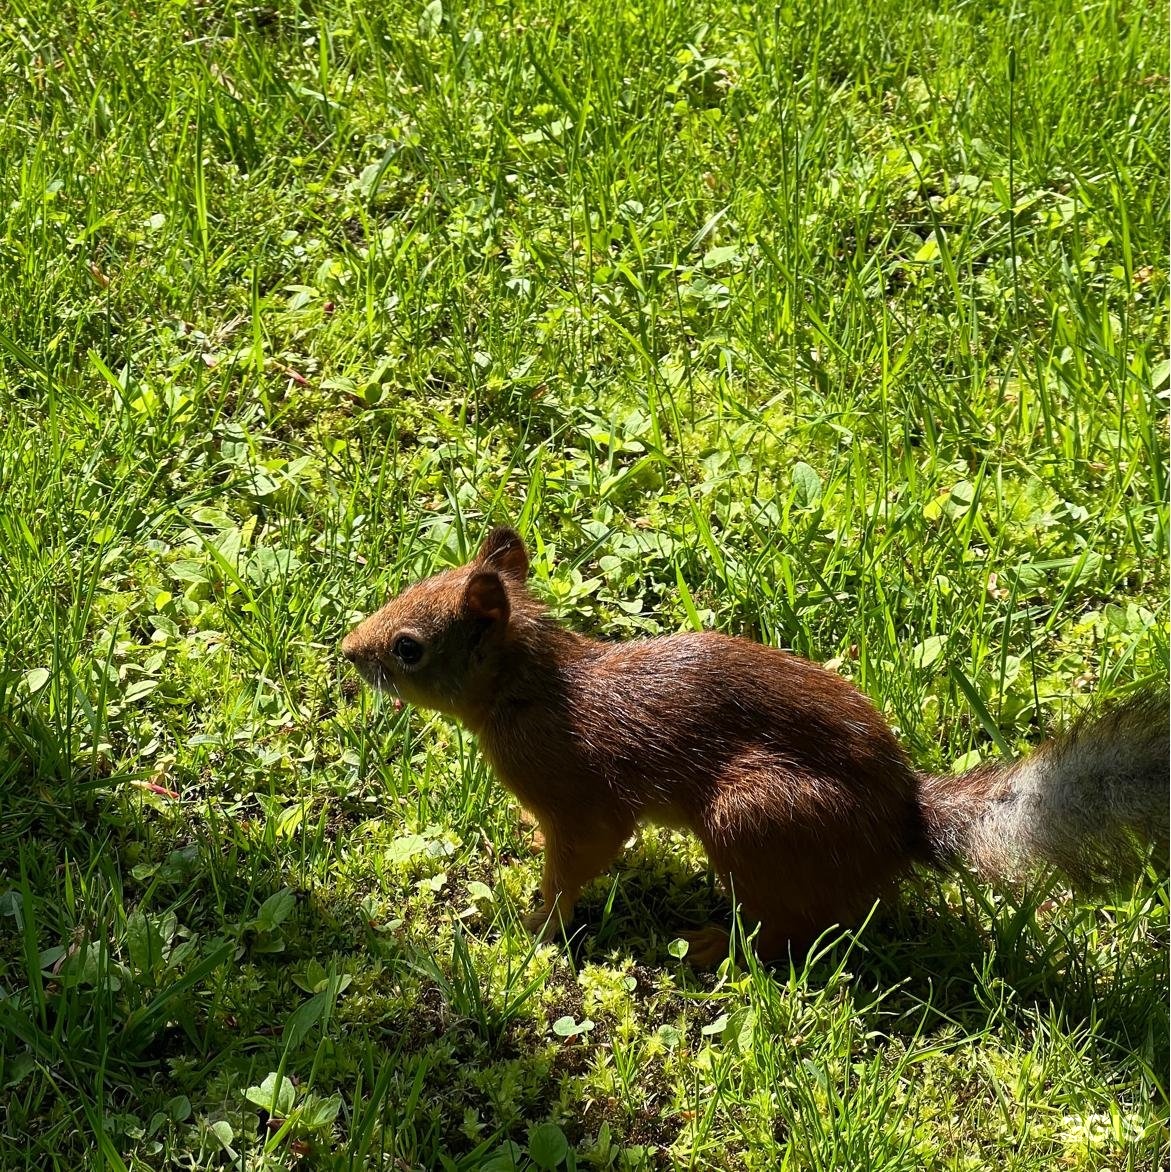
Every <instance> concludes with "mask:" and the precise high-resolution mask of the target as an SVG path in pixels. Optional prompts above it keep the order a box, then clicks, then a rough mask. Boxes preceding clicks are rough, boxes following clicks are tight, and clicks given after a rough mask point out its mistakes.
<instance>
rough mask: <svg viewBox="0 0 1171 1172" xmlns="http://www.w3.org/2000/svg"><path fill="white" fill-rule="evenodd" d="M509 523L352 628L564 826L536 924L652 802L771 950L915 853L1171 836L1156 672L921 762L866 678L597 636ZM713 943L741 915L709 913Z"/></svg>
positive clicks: (548, 864) (740, 650)
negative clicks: (1000, 755) (925, 765)
mask: <svg viewBox="0 0 1171 1172" xmlns="http://www.w3.org/2000/svg"><path fill="white" fill-rule="evenodd" d="M527 575H528V555H527V554H526V553H525V548H524V545H523V544H522V542H521V539H520V538H519V537H518V536H517V534H516V533H514V532H513V531H512V530H511V529H496V530H493V532H492V533H491V534H489V536H488V539H487V540H486V541H485V542H484V545H483V547H482V548H481V549H480V552H479V554H477V556H476V558H475V559H474V560H473V561H472V562H471V563H470V564H469V565H467V566H463V567H461V568H460V569H457V570H448V571H447V572H446V573H442V574H437V575H436V576H435V577H433V578H428V579H426V580H425V581H423V582H419V583H417V584H416V585H414V586H412V587H410V588H409V589H408V590H406V591H404V593H403V594H401V595H400V596H399V597H398V598H396V599H393V600H392V601H391V602H389V603H388V604H387V605H386V606H384V607H383V608H382V609H381V610H380V611H378V613H377V614H374V615H372V616H371V617H370V618H368V619H367V620H366V621H365V622H364V623H362V624H361V625H360V626H358V627H357V628H355V629H354V630H353V631H351V632H350V634H349V635H348V636H346V639H345V641H344V642H343V644H342V650H343V652H344V653H345V655H346V656H347V657H348V658H350V659H351V660H353V661H354V662H355V663H356V664H357V665H358V667H359V669H360V670H361V672H362V674H363V675H364V676H366V678H367V679H369V680H371V681H372V682H373V683H375V684H377V685H379V686H384V687H389V688H391V689H392V690H394V691H395V692H396V693H397V694H398V695H400V696H402V697H403V699H405V700H408V701H410V702H412V703H415V704H421V705H423V706H424V707H428V708H435V709H438V710H440V711H442V712H446V713H449V714H450V715H452V716H455V717H458V718H459V719H460V720H462V721H463V722H464V724H466V725H467V726H468V727H469V728H470V729H472V730H473V731H474V732H475V733H477V734H478V735H479V738H480V744H481V746H482V748H483V751H484V753H485V755H486V756H487V757H488V759H489V761H491V763H492V765H493V766H494V768H495V770H496V772H497V774H498V776H499V777H500V780H501V781H502V782H504V784H505V785H506V786H507V787H508V788H509V789H510V790H511V791H512V792H513V793H514V794H515V795H516V796H517V797H518V798H519V799H520V801H521V803H522V804H523V805H524V806H525V807H527V809H528V810H529V811H531V812H532V814H533V815H534V816H535V818H536V820H537V823H538V825H539V827H540V830H541V832H542V834H543V836H544V843H545V873H544V877H543V879H542V882H541V891H542V896H543V904H542V906H541V907H540V908H539V909H538V910H537V911H536V912H534V913H533V915H532V916H530V917H529V918H528V921H527V922H528V924H529V926H530V927H531V928H533V929H534V930H536V931H540V930H543V929H544V928H545V927H546V925H548V924H550V923H555V920H556V917H555V915H554V913H559V914H560V917H561V919H562V920H563V921H564V922H566V923H568V921H569V920H570V919H571V918H572V915H573V905H574V903H575V902H576V900H577V897H578V895H579V894H580V893H581V889H582V887H583V886H584V885H585V884H586V883H587V882H588V881H589V880H590V879H592V878H593V877H594V876H595V875H599V874H601V873H602V872H603V871H605V870H606V869H607V868H608V867H609V866H610V864H611V863H612V862H613V860H614V858H615V856H616V855H617V854H618V852H619V850H620V849H621V848H622V845H623V843H624V842H625V841H626V840H627V839H628V838H629V837H630V835H631V834H632V833H633V832H634V829H635V827H636V826H637V825H638V823H639V822H642V821H652V822H661V823H666V824H668V825H671V826H680V827H687V828H689V829H691V830H693V831H694V832H695V833H696V834H697V835H698V836H699V838H700V840H701V841H702V842H703V845H704V847H705V848H706V850H707V853H708V857H709V858H710V859H711V862H712V865H713V866H714V867H715V869H716V871H717V872H718V873H719V875H720V876H721V878H722V879H723V880H724V881H725V882H726V883H727V884H729V885H730V886H731V888H732V890H733V891H734V893H735V895H736V897H737V899H738V900H739V901H740V903H741V905H742V908H743V911H744V913H745V916H746V918H747V919H749V920H755V921H759V923H760V934H759V936H758V937H757V951H758V952H759V953H760V955H761V956H762V957H763V958H765V959H771V958H773V957H776V956H779V955H782V954H783V953H784V952H785V950H786V948H787V947H788V946H792V947H794V948H795V949H797V950H800V949H802V948H804V947H805V946H806V945H808V944H809V943H810V942H811V941H812V940H813V938H814V937H816V936H817V935H818V934H819V933H820V932H821V931H823V930H824V929H826V928H828V927H830V926H832V925H833V924H846V923H849V922H850V921H852V920H854V919H856V918H857V917H858V916H859V915H860V914H861V913H863V912H864V911H865V910H866V909H867V908H869V907H870V905H871V904H872V902H873V901H874V899H875V898H876V897H878V896H880V895H882V894H883V893H884V892H885V891H886V890H887V889H888V888H889V887H890V886H892V885H893V883H894V882H895V880H896V879H897V878H898V876H899V875H900V874H902V873H903V872H904V871H906V870H907V869H909V868H910V867H911V866H912V865H913V864H914V863H916V862H921V861H922V862H930V863H933V864H936V865H941V866H944V865H946V866H956V865H961V864H962V865H970V866H972V867H974V868H975V870H976V871H977V872H978V873H980V874H983V875H985V876H987V877H990V878H1000V877H1007V876H1011V875H1012V874H1013V873H1014V872H1017V871H1019V870H1021V869H1022V868H1024V869H1027V868H1029V867H1035V866H1037V865H1055V866H1058V867H1060V868H1062V869H1064V870H1065V871H1066V873H1067V874H1069V875H1071V876H1072V877H1073V878H1075V879H1078V878H1083V879H1084V877H1086V876H1091V877H1099V876H1100V877H1106V878H1109V877H1110V876H1113V877H1120V876H1122V875H1125V874H1127V873H1128V872H1131V871H1133V869H1134V867H1135V866H1137V865H1141V863H1142V861H1143V859H1144V857H1145V851H1146V849H1147V848H1148V846H1149V845H1150V844H1155V845H1156V847H1158V846H1159V845H1162V847H1163V852H1164V854H1165V851H1166V847H1165V844H1166V838H1167V819H1168V810H1167V804H1168V790H1167V774H1168V768H1169V763H1168V741H1169V736H1171V734H1169V733H1168V706H1167V697H1166V696H1165V695H1162V694H1157V695H1155V694H1152V695H1144V694H1139V695H1138V696H1136V697H1135V698H1133V699H1131V700H1128V701H1126V702H1124V703H1123V705H1122V706H1121V707H1119V708H1117V709H1116V710H1114V711H1108V712H1107V713H1105V714H1104V715H1101V716H1099V717H1098V718H1097V719H1096V720H1093V721H1089V722H1086V723H1084V724H1081V725H1079V726H1077V727H1075V729H1074V730H1073V731H1072V732H1071V733H1069V734H1067V735H1066V736H1065V737H1064V738H1059V739H1058V740H1055V741H1050V742H1048V743H1047V744H1045V745H1043V746H1041V748H1040V749H1039V750H1037V752H1036V753H1034V754H1032V755H1030V756H1028V757H1025V758H1024V759H1023V760H1021V761H1017V762H1013V763H1007V764H1001V765H995V764H987V765H980V766H978V767H977V768H976V769H973V770H971V771H970V772H968V773H966V774H963V775H962V776H959V777H954V776H947V777H930V776H928V775H919V774H916V772H915V771H914V770H913V769H912V768H911V765H910V762H909V761H908V760H907V757H906V754H905V753H904V752H903V750H902V748H901V747H900V746H899V744H898V742H897V741H896V740H895V737H894V734H893V733H892V732H891V731H890V729H889V728H888V727H887V725H886V722H885V721H884V720H883V719H882V717H881V716H880V715H879V714H878V713H877V712H876V711H875V710H874V708H873V706H872V705H871V703H870V701H869V700H867V699H866V697H865V696H863V695H862V694H861V693H860V692H859V691H857V690H856V689H855V688H854V687H853V686H852V685H850V684H848V683H847V682H846V681H845V680H843V679H841V678H840V677H839V676H836V675H834V674H833V673H832V672H828V671H826V670H825V669H824V668H821V667H818V666H816V665H815V664H812V663H808V662H806V661H805V660H803V659H798V658H797V657H796V656H794V655H788V654H786V653H785V652H783V651H777V650H775V649H773V648H771V647H762V646H760V645H759V644H757V643H750V642H748V641H746V640H744V639H730V638H728V637H726V636H724V635H716V634H689V635H674V636H671V637H670V638H665V639H646V640H642V641H636V642H633V643H600V642H597V641H595V640H592V639H586V638H583V637H582V636H581V635H576V634H574V633H573V632H572V631H567V630H565V629H563V628H562V627H559V626H558V625H557V624H556V623H555V622H553V620H552V619H551V618H550V617H549V615H548V614H547V613H546V611H545V608H544V607H542V606H541V605H540V603H539V602H537V601H536V599H534V598H533V597H532V595H531V594H529V592H528V590H527V589H526V587H525V579H526V577H527ZM691 938H692V944H693V947H692V951H691V953H690V954H689V958H690V959H691V960H692V961H693V962H695V963H698V964H707V963H711V962H713V961H716V960H718V959H719V958H720V956H722V955H724V954H725V953H726V950H727V946H728V939H727V935H726V933H720V932H719V931H718V930H715V929H705V930H704V931H701V932H699V933H694V934H692V937H691Z"/></svg>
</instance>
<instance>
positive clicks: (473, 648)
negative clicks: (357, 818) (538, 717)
mask: <svg viewBox="0 0 1171 1172" xmlns="http://www.w3.org/2000/svg"><path fill="white" fill-rule="evenodd" d="M528 572H529V556H528V553H527V552H526V551H525V547H524V542H523V541H521V539H520V535H519V534H518V533H517V532H516V531H515V530H513V529H506V528H499V529H493V530H492V532H491V533H489V534H488V536H487V537H486V538H485V540H484V544H483V545H482V546H480V550H479V552H478V553H477V554H476V556H475V558H473V559H472V561H470V562H469V563H468V564H467V565H466V566H460V567H459V568H458V569H454V570H445V571H444V572H443V573H440V574H435V575H434V576H433V577H431V578H424V579H423V581H421V582H416V583H415V584H414V585H413V586H409V587H407V589H406V590H404V591H403V592H402V593H401V594H400V595H399V596H398V597H397V598H392V599H391V600H390V602H388V603H387V604H386V605H385V606H384V607H383V608H382V609H381V610H379V611H376V612H375V613H374V614H372V615H371V616H370V617H369V618H368V619H366V620H365V621H364V622H362V623H359V624H358V626H356V627H355V628H354V629H353V630H352V631H351V632H350V633H349V634H348V635H347V636H346V637H345V638H344V639H343V640H342V648H341V649H342V654H343V655H344V656H345V657H346V658H347V659H348V660H349V661H350V662H351V663H352V664H354V666H355V667H356V668H357V669H358V671H359V672H361V674H362V675H363V677H364V678H365V679H366V680H367V681H369V682H370V683H371V684H373V685H374V686H375V687H377V688H384V689H386V690H388V691H390V692H393V693H394V694H396V695H398V696H401V697H402V698H403V699H404V700H405V701H407V703H409V704H417V705H419V706H420V707H422V708H434V709H436V710H437V711H439V712H446V713H448V714H449V715H451V716H456V717H459V718H460V719H461V720H463V721H465V722H466V723H469V724H475V722H476V717H477V716H478V714H479V711H480V710H481V708H482V705H483V702H484V700H485V699H486V698H487V696H488V694H489V693H490V691H491V689H492V686H493V680H494V674H493V673H494V669H495V658H496V654H495V653H496V652H498V650H499V649H500V648H501V646H502V645H503V644H504V642H505V641H506V639H507V637H508V629H509V620H510V619H511V618H513V617H514V612H515V611H516V610H517V609H518V607H524V608H525V609H528V608H530V607H532V606H533V602H532V599H531V597H530V596H529V594H528V592H527V591H526V590H525V579H526V578H527V577H528Z"/></svg>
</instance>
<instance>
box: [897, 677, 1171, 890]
mask: <svg viewBox="0 0 1171 1172" xmlns="http://www.w3.org/2000/svg"><path fill="white" fill-rule="evenodd" d="M1168 713H1169V704H1168V697H1167V696H1165V695H1143V696H1140V697H1138V698H1137V699H1133V700H1130V701H1128V702H1126V703H1123V704H1120V705H1118V706H1117V707H1115V708H1112V709H1109V710H1107V711H1106V712H1104V713H1102V714H1101V715H1099V716H1097V717H1093V718H1084V719H1082V720H1081V721H1079V722H1078V723H1077V724H1075V725H1074V726H1073V728H1071V729H1070V730H1069V731H1068V732H1066V733H1065V734H1063V735H1062V736H1060V737H1058V738H1056V739H1055V740H1052V741H1048V742H1046V743H1045V744H1043V745H1041V747H1040V748H1038V749H1037V750H1036V751H1035V752H1033V753H1030V754H1029V755H1028V756H1027V757H1024V758H1022V759H1021V760H1020V761H1016V762H1014V763H1012V764H1007V765H999V764H985V765H980V766H978V767H977V768H976V769H973V770H972V771H971V772H969V773H964V774H962V775H960V776H958V777H956V776H952V777H947V776H943V777H924V778H922V783H921V789H920V803H921V805H922V807H923V816H924V822H925V825H926V829H927V836H928V841H929V843H930V845H931V847H932V850H933V853H934V855H935V857H936V859H937V860H938V861H939V862H940V863H943V864H945V865H947V864H953V865H954V864H963V865H967V866H969V867H971V868H972V869H973V870H975V871H976V873H977V874H979V875H980V876H982V877H984V878H988V879H1013V878H1020V877H1022V876H1023V875H1025V874H1027V873H1028V872H1030V871H1034V870H1037V869H1038V868H1042V867H1045V866H1056V867H1058V868H1059V869H1060V870H1061V871H1063V872H1064V873H1065V874H1066V875H1067V876H1068V877H1069V879H1070V880H1071V881H1072V882H1073V883H1074V885H1075V886H1081V887H1092V886H1096V885H1099V884H1101V883H1108V882H1111V881H1116V880H1118V879H1122V878H1125V877H1127V876H1128V875H1131V874H1133V873H1134V872H1135V870H1136V869H1137V867H1139V866H1140V865H1141V863H1142V860H1143V859H1144V858H1146V857H1147V856H1148V853H1149V851H1150V849H1151V847H1152V846H1153V847H1154V848H1155V851H1156V853H1157V856H1158V857H1159V858H1160V859H1161V860H1162V865H1163V866H1166V861H1167V849H1168V820H1169V817H1171V810H1169V800H1168V795H1169V794H1171V751H1169V745H1171V720H1169V717H1168Z"/></svg>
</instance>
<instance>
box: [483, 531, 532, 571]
mask: <svg viewBox="0 0 1171 1172" xmlns="http://www.w3.org/2000/svg"><path fill="white" fill-rule="evenodd" d="M476 564H477V565H480V566H483V567H485V569H492V570H495V571H496V572H497V573H498V574H507V575H508V577H510V578H515V579H516V580H517V581H518V582H523V581H524V580H525V579H526V578H527V577H528V576H529V555H528V552H527V551H526V550H525V543H524V542H523V541H522V540H521V538H520V534H519V533H517V531H516V530H515V529H509V528H508V527H507V526H505V525H501V526H499V527H498V528H496V529H493V530H492V532H491V533H489V534H488V536H487V537H485V538H484V544H483V545H481V546H480V552H479V553H478V554H476Z"/></svg>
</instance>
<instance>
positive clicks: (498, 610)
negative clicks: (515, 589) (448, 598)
mask: <svg viewBox="0 0 1171 1172" xmlns="http://www.w3.org/2000/svg"><path fill="white" fill-rule="evenodd" d="M464 609H465V610H466V611H467V613H468V614H470V615H472V616H473V617H474V618H478V619H488V620H489V621H490V622H493V623H504V622H507V621H508V615H509V613H510V611H511V609H512V608H511V607H510V606H509V604H508V591H507V590H505V588H504V582H503V581H502V580H501V577H500V575H499V574H496V573H493V571H491V570H484V571H483V572H482V573H479V574H473V575H472V576H471V578H470V579H468V584H467V586H465V587H464Z"/></svg>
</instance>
